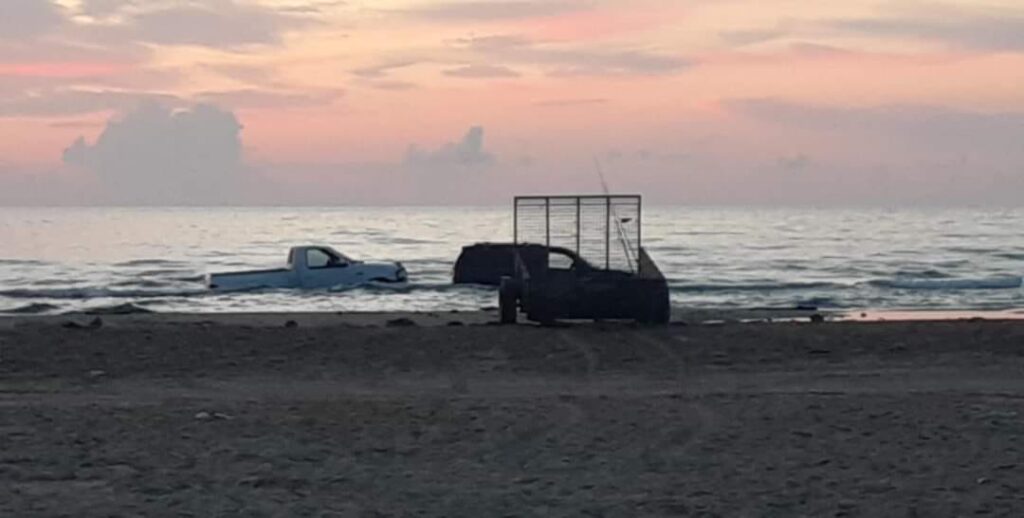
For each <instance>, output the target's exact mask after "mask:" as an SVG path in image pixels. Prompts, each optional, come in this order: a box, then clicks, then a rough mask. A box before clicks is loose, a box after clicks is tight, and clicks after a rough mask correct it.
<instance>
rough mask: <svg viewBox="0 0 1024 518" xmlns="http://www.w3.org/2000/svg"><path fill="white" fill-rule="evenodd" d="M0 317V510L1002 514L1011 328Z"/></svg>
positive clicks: (1011, 404) (1019, 329) (1021, 356)
mask: <svg viewBox="0 0 1024 518" xmlns="http://www.w3.org/2000/svg"><path fill="white" fill-rule="evenodd" d="M93 318H94V317H92V316H86V315H82V316H77V317H67V316H62V317H36V318H7V319H3V320H2V321H0V444H2V445H3V447H2V449H0V515H2V516H76V517H79V516H80V517H87V516H413V515H415V516H467V517H468V516H900V517H907V516H965V515H986V514H989V515H1003V516H1007V515H1010V516H1012V515H1021V514H1022V513H1024V497H1022V496H1021V495H1022V494H1024V460H1022V459H1024V457H1022V455H1024V443H1022V441H1024V439H1022V436H1024V435H1022V434H1024V377H1022V374H1024V322H1019V321H1018V322H1013V321H956V322H881V323H879V322H875V323H862V322H850V323H822V324H809V323H771V324H767V323H762V324H739V323H733V322H729V323H724V324H714V325H706V324H699V323H697V322H698V319H689V320H687V325H682V324H680V323H677V324H676V325H673V326H669V327H660V328H659V327H655V328H644V327H636V326H632V325H627V324H614V323H604V324H600V323H599V324H582V325H572V326H566V327H557V328H540V327H535V326H516V327H501V326H495V325H491V322H492V321H493V315H492V314H490V313H474V314H435V315H376V316H369V317H367V316H358V315H354V316H353V315H344V316H339V315H330V314H322V315H298V316H296V315H249V316H245V315H236V316H213V315H193V316H184V315H178V316H174V315H128V316H102V317H101V319H102V320H101V321H100V322H96V323H93Z"/></svg>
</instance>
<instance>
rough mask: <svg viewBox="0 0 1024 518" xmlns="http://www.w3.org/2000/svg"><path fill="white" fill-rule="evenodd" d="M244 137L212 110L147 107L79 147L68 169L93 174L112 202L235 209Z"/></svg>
mask: <svg viewBox="0 0 1024 518" xmlns="http://www.w3.org/2000/svg"><path fill="white" fill-rule="evenodd" d="M241 130H242V126H241V124H239V122H238V119H237V118H236V117H235V115H234V114H233V113H232V112H229V111H224V110H222V109H220V108H217V107H215V106H212V105H198V106H195V107H194V108H191V109H187V110H177V111H174V110H170V109H168V108H165V107H163V106H161V105H159V104H156V103H148V104H145V105H143V106H142V107H140V108H138V109H136V110H134V111H131V112H129V113H128V114H126V115H125V116H123V117H120V118H115V119H113V120H111V121H110V122H109V123H108V124H107V126H106V128H105V129H104V130H103V132H102V133H101V134H100V136H99V138H97V140H96V142H95V143H94V144H89V143H87V142H86V141H85V139H84V138H79V139H78V140H76V141H75V142H74V143H73V144H72V145H71V146H70V147H68V148H67V149H66V150H65V151H64V162H65V163H66V164H68V165H71V166H76V167H80V168H82V169H84V170H86V171H88V172H90V173H92V174H94V175H95V176H96V179H97V180H98V181H99V184H100V191H101V193H102V196H103V198H104V200H103V201H105V202H108V203H118V204H129V205H152V204H164V205H203V204H210V203H223V202H232V201H236V200H238V199H240V198H241V196H240V194H241V193H240V191H242V190H244V189H245V178H244V173H245V167H244V165H243V163H242V145H241V137H240V135H241Z"/></svg>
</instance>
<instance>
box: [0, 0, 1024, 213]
mask: <svg viewBox="0 0 1024 518" xmlns="http://www.w3.org/2000/svg"><path fill="white" fill-rule="evenodd" d="M0 17H2V18H3V19H4V20H5V21H0V28H4V27H7V28H10V30H8V31H7V32H6V34H5V33H4V32H0V137H2V139H0V141H2V144H0V152H2V153H3V156H2V157H0V158H2V159H3V161H4V162H5V163H8V164H15V165H17V164H23V165H26V166H27V167H28V166H31V167H29V169H32V168H37V169H38V168H40V167H42V168H44V169H45V167H50V168H57V167H60V155H61V151H62V150H63V149H64V148H65V147H66V146H67V145H68V144H70V143H71V142H72V141H74V140H75V139H76V138H77V137H78V136H80V135H83V134H84V136H85V137H86V138H87V139H92V138H94V137H96V136H97V135H98V134H99V132H100V131H102V129H103V124H102V123H103V121H105V120H107V119H109V118H110V117H115V116H118V114H123V113H125V112H126V111H129V110H130V109H131V108H132V107H133V106H137V105H139V104H140V103H146V102H154V101H156V102H159V103H161V104H163V105H165V106H166V107H167V108H168V109H172V110H174V109H178V110H186V109H191V108H192V107H193V106H195V105H196V104H204V103H205V104H215V105H217V106H218V107H220V108H221V109H223V110H228V111H230V112H231V113H233V114H234V115H236V116H237V117H238V119H239V120H240V121H241V123H242V125H243V126H244V130H242V133H241V139H242V145H243V149H244V151H243V152H244V154H245V159H246V161H247V165H248V167H249V168H250V169H253V170H261V171H262V174H265V175H268V176H277V177H280V178H287V177H289V175H296V176H297V177H298V176H302V171H303V170H304V168H305V169H309V170H315V171H317V172H318V173H317V175H314V176H317V177H318V178H321V179H322V177H323V171H329V170H331V169H332V167H329V165H330V164H336V165H337V164H348V165H346V166H344V167H341V168H343V169H345V170H346V171H350V172H352V171H358V170H359V167H358V166H356V165H353V164H384V166H382V167H384V168H385V169H387V168H398V169H400V168H402V167H407V166H408V163H407V162H408V161H407V160H406V156H407V155H406V153H407V150H408V149H409V146H410V145H416V146H420V147H421V148H422V149H438V148H440V147H442V146H444V145H446V143H448V142H451V141H452V139H453V136H455V135H463V134H465V133H466V132H467V130H468V128H473V127H476V126H480V127H481V128H482V129H485V130H486V135H487V149H488V151H489V152H490V153H491V154H492V155H493V160H489V161H487V163H486V164H482V165H483V166H486V167H484V168H485V169H490V170H492V174H496V175H514V176H517V177H522V178H528V177H531V175H532V177H533V178H535V179H540V178H548V177H550V176H551V175H552V174H559V175H563V176H562V177H563V178H565V179H567V180H566V182H569V183H570V185H569V186H568V187H572V185H571V180H568V179H571V178H575V177H576V176H574V175H575V174H576V172H575V171H576V170H577V169H583V168H587V167H589V166H588V165H587V164H589V163H590V157H591V156H593V155H595V154H596V155H604V154H605V153H611V156H616V157H633V158H632V159H631V160H632V162H629V163H628V164H627V163H626V162H624V161H625V160H626V159H625V158H619V159H618V160H619V163H620V165H622V167H623V168H624V169H628V170H629V171H631V172H632V173H631V174H634V175H635V177H636V178H642V179H643V181H642V182H641V183H638V184H637V185H639V186H641V187H643V186H656V187H657V189H656V190H657V191H659V192H661V193H663V194H664V195H665V197H666V198H672V196H671V193H672V192H674V190H680V191H682V189H683V188H684V187H685V185H686V184H687V182H691V183H692V182H693V181H694V178H693V176H692V175H694V174H697V175H700V174H706V175H707V178H701V180H700V182H697V183H699V184H700V185H709V186H711V185H715V186H717V187H714V189H712V187H708V189H709V191H708V192H711V191H714V192H719V191H721V192H727V191H728V190H729V189H730V188H731V187H734V186H736V185H738V183H731V182H740V179H742V181H743V182H744V184H745V183H750V182H751V181H752V180H751V178H754V179H755V180H754V183H755V185H754V187H751V188H752V189H756V183H757V181H763V182H770V181H773V179H774V177H773V176H772V175H773V174H775V172H771V171H773V170H772V168H773V167H777V166H778V164H785V163H792V160H787V157H794V156H810V158H809V159H807V160H804V161H802V162H801V163H805V164H808V165H806V167H804V168H802V174H807V172H808V171H811V170H814V169H815V168H821V169H822V171H821V172H820V173H819V174H833V173H830V172H829V171H851V170H854V169H856V168H857V167H862V166H864V167H867V166H865V164H864V163H863V162H864V161H863V160H861V158H862V157H864V156H872V157H873V161H874V163H876V164H879V167H884V168H887V170H891V171H897V170H898V171H902V173H900V174H906V175H912V176H913V175H918V176H920V175H922V174H924V172H923V171H925V168H924V167H923V166H916V165H914V164H915V162H914V161H915V160H919V158H920V157H919V156H918V155H916V154H915V155H913V156H911V155H910V154H908V153H904V152H903V151H901V150H899V149H892V148H887V147H884V146H879V145H877V143H869V144H870V145H869V144H866V143H865V141H864V139H863V138H861V136H860V135H857V134H852V133H849V134H842V133H839V134H835V135H830V136H829V137H828V138H827V139H826V138H822V136H821V135H820V134H816V133H815V132H814V131H810V130H808V129H807V128H804V127H801V126H800V125H795V124H781V123H777V122H775V121H773V120H771V119H770V118H765V117H752V116H751V114H750V113H748V112H744V111H742V110H737V109H735V107H736V106H740V105H741V104H737V103H741V102H745V101H749V100H771V101H773V102H780V103H782V102H784V103H787V104H786V105H787V106H799V105H804V106H808V107H815V108H820V109H824V108H832V109H837V110H840V111H837V112H832V111H824V112H823V113H828V114H832V116H835V117H839V116H841V115H840V114H847V115H848V114H849V112H848V111H845V110H865V113H870V114H877V113H878V110H880V109H883V110H884V109H885V108H886V107H899V106H920V107H925V108H928V109H939V110H945V111H951V112H955V113H963V114H967V115H965V116H964V117H960V118H957V117H952V118H950V119H949V120H951V121H953V122H951V123H950V125H949V127H948V131H950V132H954V133H955V132H956V130H957V127H958V126H957V125H956V124H957V121H961V120H965V121H966V120H973V119H971V117H970V114H982V115H985V114H995V113H1004V114H1007V116H1009V117H1016V116H1017V115H1016V114H1019V113H1024V91H1022V90H1021V89H1020V88H1019V85H1020V84H1022V83H1024V37H1022V36H1020V35H1021V34H1024V8H1022V7H1021V6H1020V5H1019V2H1016V1H1012V0H1001V1H987V2H980V1H978V2H971V1H964V2H958V3H957V4H955V5H954V4H948V3H946V4H942V3H928V2H924V1H922V2H913V3H903V4H899V5H898V6H896V5H890V6H888V7H886V6H884V5H883V6H880V5H879V4H878V3H877V2H874V1H872V0H856V1H850V2H814V3H810V2H806V1H803V0H772V1H768V2H752V1H742V0H727V1H712V0H696V1H692V2H664V1H660V0H629V1H627V0H544V1H539V0H376V1H372V2H366V1H336V0H204V1H198V0H189V1H170V0H152V1H151V0H147V1H139V0H59V1H55V2H48V1H47V0H4V2H2V3H0ZM15 32H16V33H17V37H13V36H11V35H13V34H14V33H15ZM905 113H911V114H920V113H925V112H919V111H913V110H911V111H908V112H905ZM853 120H859V119H857V118H856V117H854V118H853ZM878 120H881V121H883V122H884V121H885V119H878ZM1007 127H1008V128H1010V131H1016V130H1015V128H1017V126H1014V125H1010V126H1007ZM965 128H966V129H965V131H966V130H967V129H969V128H967V127H966V126H965ZM876 130H877V131H879V132H881V133H882V134H885V133H886V132H887V131H891V132H893V137H898V136H899V135H898V131H902V130H899V129H897V128H896V127H895V126H893V127H892V128H891V129H890V128H889V127H888V126H886V125H885V124H880V125H879V126H878V127H877V128H876ZM1021 137H1022V138H1024V135H1021ZM962 138H964V139H965V141H966V142H970V140H969V139H970V138H971V137H970V135H967V134H964V135H962ZM924 144H925V145H926V144H927V142H925V143H924ZM941 144H942V143H940V142H938V141H937V140H936V141H935V145H936V146H937V147H936V150H935V154H936V156H945V154H946V150H945V149H943V148H941V147H939V146H940V145H941ZM946 144H948V142H946ZM969 149H970V148H969V147H968V148H961V151H964V150H969ZM989 151H991V152H998V151H999V150H998V149H996V150H989ZM1006 151H1007V152H1005V153H999V154H1000V155H1001V156H1005V157H1006V158H1005V159H1002V160H1001V161H999V160H996V161H995V165H992V166H991V168H990V169H991V172H992V174H997V173H999V174H1002V173H1003V172H1005V171H1020V170H1024V164H1022V163H1018V162H1015V160H1018V157H1019V154H1015V153H1013V152H1011V151H1012V150H1006ZM638 157H648V158H646V159H640V158H638ZM652 157H653V158H652ZM990 162H991V161H990ZM40 164H42V165H43V166H40ZM47 164H49V165H48V166H47ZM527 164H528V165H529V166H527ZM339 167H340V166H339ZM915 168H919V169H915ZM9 169H10V167H7V168H5V171H6V170H9ZM698 169H699V170H698ZM367 170H368V171H374V170H377V169H375V168H373V167H369V168H367ZM700 170H703V171H714V172H707V173H702V172H700ZM681 171H686V173H685V174H683V173H681ZM765 171H769V172H765ZM973 171H976V172H975V173H974V174H987V173H986V171H987V170H982V171H980V172H977V171H979V170H976V169H975V170H973ZM553 172H555V173H553ZM3 174H4V173H3V172H0V184H2V175H3ZM352 174H355V175H356V176H357V177H358V174H357V173H352ZM367 174H368V175H370V174H372V173H367ZM780 174H781V173H780ZM834 174H849V173H838V172H837V173H834ZM368 181H369V180H368ZM620 181H621V182H622V183H624V184H626V185H624V187H625V186H628V185H629V182H630V181H631V180H630V178H628V177H627V178H622V179H620ZM638 181H639V180H638ZM826 183H827V182H819V183H818V185H821V184H826ZM310 189H311V190H315V189H316V186H310ZM805 194H807V195H808V196H810V195H812V194H813V193H805ZM412 201H416V200H412ZM424 201H430V200H424ZM709 201H715V200H709Z"/></svg>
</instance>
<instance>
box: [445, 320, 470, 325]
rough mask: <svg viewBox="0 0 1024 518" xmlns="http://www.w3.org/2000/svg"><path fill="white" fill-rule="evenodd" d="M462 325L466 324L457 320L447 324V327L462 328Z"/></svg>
mask: <svg viewBox="0 0 1024 518" xmlns="http://www.w3.org/2000/svg"><path fill="white" fill-rule="evenodd" d="M464 325H466V324H465V323H464V322H462V321H459V320H452V321H451V322H448V327H462V326H464Z"/></svg>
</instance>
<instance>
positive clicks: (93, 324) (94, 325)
mask: <svg viewBox="0 0 1024 518" xmlns="http://www.w3.org/2000/svg"><path fill="white" fill-rule="evenodd" d="M61 326H62V327H64V328H65V329H99V328H101V327H103V319H102V318H100V317H96V318H94V319H92V320H91V321H89V323H88V324H82V323H80V322H76V321H74V320H69V321H67V322H64V323H63V324H61Z"/></svg>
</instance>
